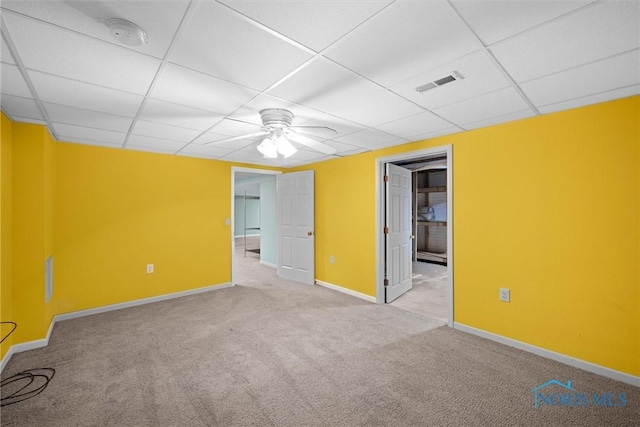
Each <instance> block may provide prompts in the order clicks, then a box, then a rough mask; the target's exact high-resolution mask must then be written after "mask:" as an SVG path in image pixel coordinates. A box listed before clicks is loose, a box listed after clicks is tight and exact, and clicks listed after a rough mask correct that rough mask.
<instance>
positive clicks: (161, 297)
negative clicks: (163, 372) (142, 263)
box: [54, 283, 233, 322]
mask: <svg viewBox="0 0 640 427" xmlns="http://www.w3.org/2000/svg"><path fill="white" fill-rule="evenodd" d="M230 286H233V285H232V284H231V283H223V284H220V285H212V286H205V287H203V288H196V289H190V290H188V291H181V292H174V293H171V294H165V295H158V296H155V297H149V298H142V299H137V300H133V301H127V302H121V303H118V304H112V305H105V306H102V307H97V308H90V309H88V310H80V311H74V312H71V313H65V314H58V315H57V316H56V317H55V318H54V319H55V321H56V322H60V321H62V320H69V319H76V318H78V317H84V316H91V315H93V314H100V313H106V312H108V311H114V310H121V309H123V308H129V307H135V306H137V305H143V304H151V303H153V302H159V301H165V300H168V299H174V298H180V297H186V296H189V295H196V294H201V293H203V292H209V291H213V290H217V289H223V288H228V287H230Z"/></svg>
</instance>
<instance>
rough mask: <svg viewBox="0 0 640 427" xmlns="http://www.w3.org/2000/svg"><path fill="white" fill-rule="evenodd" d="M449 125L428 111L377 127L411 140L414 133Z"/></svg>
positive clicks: (418, 133) (426, 131) (428, 131)
mask: <svg viewBox="0 0 640 427" xmlns="http://www.w3.org/2000/svg"><path fill="white" fill-rule="evenodd" d="M450 127H451V123H449V122H448V121H446V120H443V119H441V118H440V117H438V116H436V115H435V114H433V113H430V112H428V111H425V112H422V113H419V114H416V115H414V116H410V117H405V118H404V119H400V120H396V121H394V122H390V123H386V124H384V125H380V126H378V127H377V129H379V130H381V131H383V132H387V133H389V134H391V135H395V136H397V137H400V138H404V139H408V140H413V139H415V136H416V135H422V134H426V133H430V132H435V131H438V130H441V129H447V128H450Z"/></svg>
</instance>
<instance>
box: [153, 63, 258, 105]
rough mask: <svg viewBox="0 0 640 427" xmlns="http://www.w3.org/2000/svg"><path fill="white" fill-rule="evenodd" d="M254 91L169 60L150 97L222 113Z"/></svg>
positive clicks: (247, 99)
mask: <svg viewBox="0 0 640 427" xmlns="http://www.w3.org/2000/svg"><path fill="white" fill-rule="evenodd" d="M257 94H258V92H256V91H254V90H251V89H248V88H246V87H242V86H238V85H236V84H233V83H229V82H227V81H224V80H221V79H218V78H215V77H211V76H207V75H205V74H202V73H200V72H197V71H193V70H189V69H187V68H184V67H179V66H177V65H173V64H166V65H165V66H164V67H163V69H162V71H161V73H160V76H159V77H158V80H157V82H156V84H155V85H154V87H153V89H152V91H151V95H150V96H151V97H152V98H156V99H160V100H164V101H168V102H172V103H174V104H180V105H186V106H189V107H192V108H199V109H203V110H207V111H213V112H217V113H220V114H223V115H226V114H229V113H231V112H233V111H235V110H236V109H237V108H238V107H240V106H241V105H243V104H244V103H246V102H247V101H249V100H250V99H251V98H253V97H254V96H256V95H257Z"/></svg>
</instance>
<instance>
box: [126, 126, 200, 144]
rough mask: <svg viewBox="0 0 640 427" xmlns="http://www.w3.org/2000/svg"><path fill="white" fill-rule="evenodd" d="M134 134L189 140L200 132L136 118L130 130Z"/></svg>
mask: <svg viewBox="0 0 640 427" xmlns="http://www.w3.org/2000/svg"><path fill="white" fill-rule="evenodd" d="M131 133H132V134H134V135H142V136H150V137H153V138H160V139H170V140H172V141H181V142H189V141H191V140H192V139H194V138H196V137H197V136H198V135H200V134H201V133H202V132H201V131H199V130H194V129H186V128H181V127H176V126H170V125H165V124H161V123H155V122H148V121H146V120H138V121H136V124H135V126H134V128H133V130H132V131H131ZM183 145H184V144H183Z"/></svg>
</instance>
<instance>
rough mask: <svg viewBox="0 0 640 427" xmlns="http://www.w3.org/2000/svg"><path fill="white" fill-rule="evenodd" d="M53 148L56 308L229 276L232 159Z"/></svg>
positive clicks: (68, 146) (83, 306)
mask: <svg viewBox="0 0 640 427" xmlns="http://www.w3.org/2000/svg"><path fill="white" fill-rule="evenodd" d="M56 155H57V159H56V160H57V163H56V172H55V177H56V179H55V227H54V229H55V237H54V239H55V254H56V256H55V269H54V275H55V286H56V288H55V292H54V300H53V303H54V306H55V307H54V311H55V313H67V312H72V311H77V310H83V309H88V308H94V307H100V306H103V305H109V304H114V303H120V302H126V301H131V300H135V299H140V298H146V297H151V296H156V295H163V294H168V293H173V292H179V291H184V290H190V289H194V288H199V287H204V286H209V285H218V284H223V283H227V282H229V281H230V280H231V269H230V265H231V251H230V242H231V240H230V239H231V234H230V233H231V228H230V226H227V225H225V218H230V217H231V164H230V163H224V162H214V161H210V160H205V159H195V158H188V157H179V156H167V155H161V154H152V153H142V152H136V151H129V150H116V149H110V148H101V147H93V146H85V145H78V144H70V143H57V144H56ZM147 264H154V268H155V272H154V273H153V274H147V273H146V265H147Z"/></svg>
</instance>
